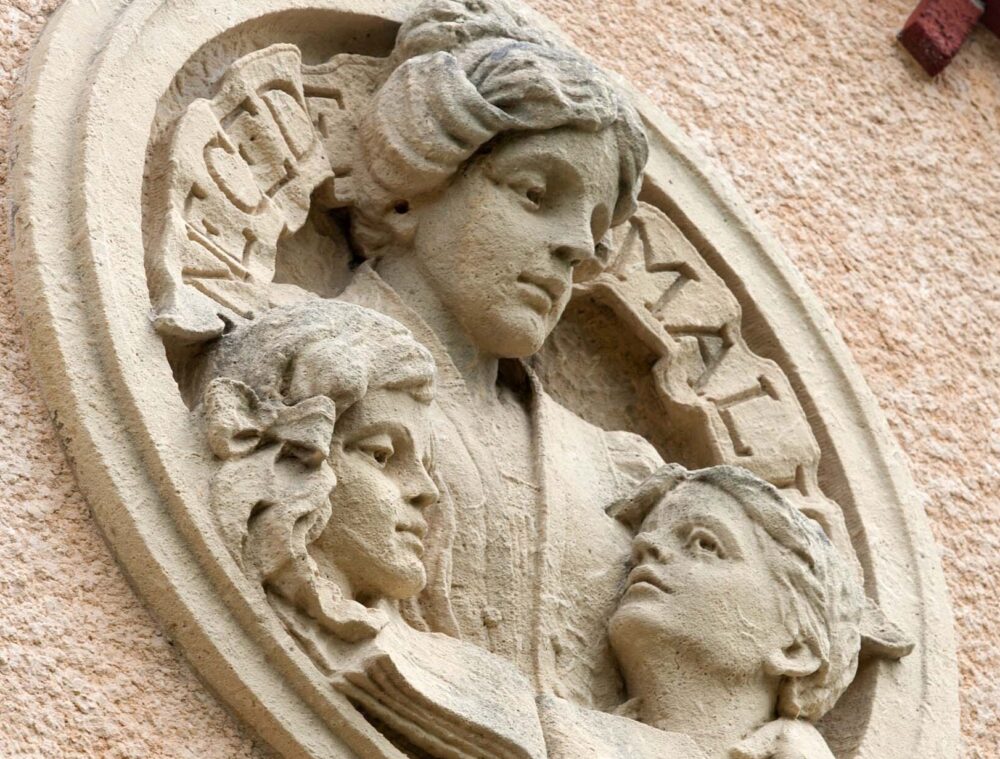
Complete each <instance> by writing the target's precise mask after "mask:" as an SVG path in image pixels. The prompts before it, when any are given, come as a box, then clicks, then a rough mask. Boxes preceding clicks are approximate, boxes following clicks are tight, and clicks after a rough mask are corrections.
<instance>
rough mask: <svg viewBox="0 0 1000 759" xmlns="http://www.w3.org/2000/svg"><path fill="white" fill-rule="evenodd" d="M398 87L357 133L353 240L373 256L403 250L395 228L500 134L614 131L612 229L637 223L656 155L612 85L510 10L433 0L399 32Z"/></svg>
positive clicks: (488, 3) (394, 63)
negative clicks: (396, 217) (396, 219)
mask: <svg viewBox="0 0 1000 759" xmlns="http://www.w3.org/2000/svg"><path fill="white" fill-rule="evenodd" d="M389 70H390V73H389V74H388V76H387V78H386V79H385V81H384V83H383V84H382V86H381V87H380V88H379V89H378V91H377V92H376V94H375V96H374V98H373V99H372V101H371V103H370V104H369V106H368V108H367V109H366V110H365V111H364V112H363V113H362V114H361V116H360V119H359V123H358V143H357V144H358V148H357V149H358V151H359V155H358V156H357V160H356V161H355V166H356V169H355V176H354V182H355V188H356V189H355V192H356V198H355V205H354V208H353V217H352V219H353V224H352V230H353V236H354V239H355V240H356V241H357V242H358V244H359V245H360V246H361V248H362V250H363V251H364V253H365V254H366V255H368V256H377V255H378V252H379V250H380V249H381V248H383V247H384V246H386V245H388V244H390V243H391V242H392V241H393V232H392V231H391V229H392V228H391V225H389V224H387V218H391V214H394V213H399V212H401V210H403V209H405V208H407V207H408V205H409V203H410V202H411V201H412V200H413V199H415V198H417V197H420V196H422V195H425V194H427V193H430V192H433V191H435V190H437V189H439V188H441V187H442V186H444V185H445V184H446V183H447V181H448V180H449V179H450V178H451V177H452V176H453V175H455V174H456V173H457V172H458V170H459V169H460V168H461V166H462V165H463V164H464V163H465V162H466V161H468V160H469V159H470V158H472V157H473V156H474V155H475V154H476V153H477V151H479V150H481V149H482V148H483V147H484V146H485V145H487V143H489V142H491V141H492V140H494V139H495V138H497V137H498V136H501V135H507V134H510V133H517V132H544V131H548V130H551V129H558V128H560V127H572V128H574V129H580V130H584V131H587V132H600V131H602V130H604V129H612V130H613V131H614V135H615V137H616V142H617V146H618V154H619V198H618V202H617V204H616V207H615V209H614V215H613V223H614V224H619V223H621V222H623V221H625V219H627V218H628V217H629V216H630V215H631V214H632V212H633V211H634V209H635V205H636V197H637V195H638V192H639V185H640V182H641V179H642V170H643V167H644V166H645V163H646V158H647V155H648V147H647V143H646V135H645V132H644V130H643V127H642V123H641V121H640V119H639V115H638V113H637V112H636V110H635V108H634V107H633V106H632V104H631V103H630V102H629V101H628V99H627V98H626V97H625V96H624V95H623V93H621V92H620V91H619V89H618V87H616V86H615V84H614V83H613V82H612V81H611V79H610V77H609V76H608V75H607V74H605V73H604V72H603V71H601V70H600V69H598V68H597V67H596V66H594V65H593V64H592V63H591V62H590V61H588V60H587V59H586V58H584V57H583V56H581V55H580V54H579V53H577V52H575V51H573V50H571V49H569V48H568V47H567V46H566V45H565V44H564V43H562V42H560V41H559V40H558V39H556V38H555V37H554V36H553V35H550V34H547V33H546V32H544V31H541V30H539V29H538V28H537V27H535V28H533V27H532V25H531V23H530V22H529V21H528V20H527V19H526V18H525V17H524V16H522V15H521V14H520V13H519V12H518V11H517V10H515V9H514V8H513V7H512V6H511V5H510V4H508V3H507V2H506V1H505V0H428V1H427V2H424V3H422V4H421V5H420V6H419V7H418V8H417V9H416V10H415V11H414V13H413V14H412V15H411V16H410V17H409V18H408V19H407V20H406V22H405V23H404V24H403V26H402V27H401V28H400V30H399V34H398V36H397V38H396V45H395V48H394V49H393V52H392V55H391V57H390V59H389Z"/></svg>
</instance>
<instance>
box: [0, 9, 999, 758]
mask: <svg viewBox="0 0 1000 759" xmlns="http://www.w3.org/2000/svg"><path fill="white" fill-rule="evenodd" d="M913 1H914V0H879V1H878V2H874V0H848V1H847V2H844V0H814V2H811V3H801V2H791V0H744V2H740V3H717V2H708V0H631V1H630V0H617V1H615V2H608V0H601V1H600V2H598V1H597V0H549V2H543V1H542V0H534V4H535V5H536V7H539V8H540V9H542V10H543V11H545V12H547V13H548V14H549V15H550V16H551V17H553V18H554V19H555V20H556V21H558V22H560V23H562V24H563V26H564V28H565V29H566V30H567V31H568V32H569V34H570V35H571V36H572V37H573V38H575V40H576V41H577V42H578V44H580V46H582V47H583V48H585V49H587V50H589V51H591V52H592V53H593V54H594V55H595V56H596V58H598V59H599V60H600V61H601V62H602V63H604V64H606V65H607V66H609V67H611V68H613V69H616V70H618V71H620V72H621V73H623V74H625V75H626V76H627V77H629V78H630V79H631V80H632V81H633V82H634V83H635V85H636V87H637V88H638V89H640V90H641V91H643V92H645V93H647V94H648V95H649V96H651V97H652V98H653V100H654V101H656V102H657V103H658V104H659V105H660V106H661V107H662V108H663V110H664V111H665V112H666V113H667V114H669V115H670V116H671V117H672V118H673V119H674V120H675V121H677V122H678V123H679V124H680V125H681V127H682V128H684V129H685V130H686V131H687V132H688V133H689V134H690V135H691V136H692V137H693V138H694V139H695V140H696V141H697V142H698V143H699V144H700V145H701V147H702V148H703V149H704V150H705V152H706V153H707V154H708V155H709V156H711V157H712V158H713V159H714V160H715V161H716V162H717V163H718V165H719V167H720V168H721V169H722V170H723V171H725V172H728V173H729V174H730V175H731V176H732V177H733V179H734V181H735V183H736V185H737V187H738V188H739V189H740V191H741V193H742V194H743V197H744V198H745V199H746V200H747V201H748V203H749V204H750V206H751V207H752V208H753V209H754V210H755V211H756V212H757V213H758V214H759V215H760V216H761V218H762V219H763V220H764V222H765V223H766V224H767V225H768V226H769V227H770V229H771V230H772V231H773V232H774V233H775V234H776V236H777V237H778V239H779V240H780V241H781V242H782V243H783V245H784V246H785V248H786V250H787V252H788V254H789V255H790V256H791V258H792V259H793V261H794V262H795V263H796V264H797V265H798V266H799V268H800V269H801V270H802V271H803V272H804V274H805V276H806V278H807V279H808V280H809V281H810V283H811V284H812V286H813V288H814V289H815V291H816V292H817V293H818V295H819V297H820V300H821V301H822V302H823V303H824V304H825V306H826V307H827V309H829V311H830V312H831V314H832V315H833V317H834V320H835V321H836V323H837V325H838V326H839V328H840V330H841V332H842V334H843V336H844V339H845V340H846V342H847V344H848V346H849V347H850V349H851V350H852V352H853V354H854V356H855V358H856V360H857V361H858V363H859V364H860V365H861V368H862V370H863V372H864V373H865V375H866V377H867V378H868V381H869V383H870V384H871V386H872V388H873V390H874V391H875V394H876V396H877V397H878V398H879V401H880V402H881V405H882V408H883V409H884V411H885V413H886V415H887V417H888V418H889V422H890V424H891V426H892V428H893V430H894V431H895V433H896V435H897V436H898V437H899V439H900V441H901V443H902V445H903V448H904V450H905V451H906V453H907V454H908V456H909V458H910V461H911V462H912V466H913V471H914V474H915V476H916V479H917V481H918V483H919V484H920V486H921V487H922V488H923V490H924V492H925V493H926V494H927V499H926V504H925V506H926V508H927V511H928V513H929V514H930V516H931V519H932V522H933V527H934V531H935V534H936V536H937V538H938V541H939V543H940V545H941V547H942V553H943V556H944V565H945V570H946V573H947V578H948V582H949V585H950V588H951V592H952V598H953V602H954V605H955V612H956V617H957V626H958V633H959V637H960V645H961V651H960V656H961V669H962V688H963V697H962V709H963V715H962V725H963V733H964V736H965V740H966V744H967V752H966V755H967V756H968V757H970V758H975V759H979V758H983V759H985V758H986V757H1000V633H998V632H997V631H998V630H1000V580H998V579H997V575H998V574H1000V558H998V554H1000V501H998V496H997V493H996V491H997V483H998V477H997V473H998V472H997V470H998V460H1000V456H998V454H1000V410H998V407H1000V382H998V379H1000V377H998V375H1000V339H998V337H997V335H996V330H997V327H998V326H1000V40H997V39H995V38H993V37H992V36H990V35H989V34H988V33H987V32H984V31H978V32H977V33H976V34H975V35H974V37H973V39H972V40H971V42H970V43H969V44H968V45H967V47H966V49H965V50H964V51H963V52H962V54H961V55H960V56H959V58H958V60H957V61H956V62H955V63H954V64H952V67H951V68H949V69H948V71H947V72H946V73H945V74H944V75H942V76H941V77H940V78H939V79H938V80H936V81H934V82H930V81H928V80H927V78H926V77H925V76H924V75H923V73H922V72H921V71H920V70H919V69H918V68H917V67H916V66H915V65H914V64H913V63H912V62H911V61H910V60H909V59H908V58H907V56H906V54H905V53H904V52H903V51H902V50H901V49H900V48H899V47H898V46H897V45H896V44H895V43H894V40H893V37H892V34H893V31H894V30H895V29H896V28H898V26H899V25H900V23H901V22H902V20H903V19H904V18H905V16H906V14H907V13H908V11H909V10H910V5H912V4H913ZM57 4H58V3H57V2H55V1H54V0H46V1H45V2H39V1H37V0H0V153H2V154H3V155H0V198H3V199H4V203H6V199H5V193H6V166H7V163H8V160H9V159H10V158H11V156H9V155H8V154H7V153H6V152H5V151H6V142H7V141H6V131H7V124H8V121H9V108H10V99H11V94H12V89H13V87H14V81H15V78H16V75H17V72H18V71H19V70H20V69H21V67H22V66H23V64H24V62H25V60H26V56H27V53H28V50H29V48H30V46H31V45H32V43H33V41H34V40H35V39H36V38H37V36H38V34H39V32H40V30H41V28H42V25H43V24H44V21H45V18H46V17H47V15H48V14H49V13H50V12H51V11H52V10H53V9H54V7H55V6H56V5H57ZM6 221H7V220H6V212H5V213H4V221H3V222H2V225H3V226H2V227H0V425H2V427H0V429H2V434H0V720H2V727H0V756H4V757H7V756H11V757H21V756H23V757H29V756H30V757H46V758H49V757H61V756H100V757H171V758H173V757H213V758H214V757H249V756H264V755H266V752H265V751H264V750H262V749H260V748H259V747H255V746H254V743H253V740H252V738H251V737H249V735H248V734H247V733H246V732H244V731H243V730H242V728H241V727H239V726H238V725H237V724H236V722H235V721H234V720H233V719H232V718H231V717H230V716H228V715H227V714H226V712H225V711H224V710H223V709H222V708H221V707H219V706H218V705H217V704H216V702H215V701H214V700H213V698H212V697H211V696H210V695H208V694H207V693H206V692H205V690H204V688H203V687H202V686H201V685H200V684H199V683H198V681H197V680H196V679H195V677H194V675H193V674H192V672H191V670H190V668H189V667H188V666H187V665H186V664H185V663H184V661H183V660H182V659H181V658H180V656H179V654H178V653H177V651H176V650H175V649H174V648H173V647H172V646H171V644H170V642H169V641H168V640H166V639H165V638H164V636H163V635H162V634H161V633H160V632H159V631H158V629H157V626H156V624H155V622H154V621H153V620H152V619H151V618H150V616H149V614H148V613H147V612H146V611H145V610H144V608H143V607H142V605H141V604H140V603H139V601H138V600H137V599H136V597H135V596H134V594H133V593H132V592H131V590H130V589H129V587H128V585H127V584H126V582H125V579H124V577H123V576H122V574H121V572H120V571H119V569H118V568H117V567H116V565H115V563H114V561H113V559H112V556H111V553H110V551H109V550H108V548H107V547H106V546H105V544H104V543H103V541H102V539H101V537H100V535H99V534H98V532H97V529H96V527H95V525H94V522H93V519H92V518H91V516H90V513H89V511H88V508H87V505H86V504H85V502H84V501H83V499H82V498H81V497H80V495H79V493H78V491H77V488H76V486H75V483H74V480H73V475H72V473H71V471H70V469H69V466H68V463H67V461H66V459H65V457H64V455H63V453H62V451H61V450H60V448H59V444H58V441H57V437H56V434H55V430H54V428H53V425H52V423H51V421H50V420H49V418H48V416H47V414H46V411H45V406H44V403H43V401H42V399H41V397H40V394H39V391H38V385H37V383H36V381H35V379H34V377H33V375H32V372H31V368H30V366H29V364H28V359H27V354H26V350H25V346H24V340H23V335H22V333H21V330H20V327H19V321H18V314H17V310H16V306H15V304H14V301H13V297H12V292H11V284H10V281H11V268H10V261H9V243H8V241H7V237H6ZM900 718H901V719H905V718H906V715H900Z"/></svg>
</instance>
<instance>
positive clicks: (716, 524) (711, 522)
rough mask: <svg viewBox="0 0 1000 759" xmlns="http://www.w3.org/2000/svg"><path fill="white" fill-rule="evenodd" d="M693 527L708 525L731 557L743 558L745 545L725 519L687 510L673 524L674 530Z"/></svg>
mask: <svg viewBox="0 0 1000 759" xmlns="http://www.w3.org/2000/svg"><path fill="white" fill-rule="evenodd" d="M692 527H707V528H708V529H709V530H711V531H712V532H713V533H714V534H715V535H716V537H718V538H719V540H721V541H722V543H723V548H725V549H726V552H727V553H728V554H729V555H730V557H732V558H735V559H742V558H743V556H744V550H743V545H742V544H741V543H740V541H739V539H738V538H737V537H736V534H735V533H734V532H733V531H732V529H731V528H730V527H729V526H728V525H727V524H726V523H725V522H724V521H723V520H721V519H719V518H717V517H715V516H714V515H712V514H709V513H707V512H704V511H687V512H686V513H682V514H681V515H679V516H678V518H677V521H676V522H675V523H674V525H673V529H674V531H677V530H687V529H690V528H692Z"/></svg>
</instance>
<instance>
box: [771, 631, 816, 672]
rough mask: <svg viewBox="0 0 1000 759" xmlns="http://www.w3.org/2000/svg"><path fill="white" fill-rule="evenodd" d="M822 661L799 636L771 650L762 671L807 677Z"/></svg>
mask: <svg viewBox="0 0 1000 759" xmlns="http://www.w3.org/2000/svg"><path fill="white" fill-rule="evenodd" d="M822 663H823V662H822V661H821V660H820V658H819V657H818V656H817V655H816V653H815V652H814V651H813V650H812V649H811V648H810V647H809V646H807V645H806V644H805V643H803V642H802V641H801V640H800V639H799V638H796V639H795V640H794V641H792V642H791V643H790V644H789V645H787V646H785V647H784V648H782V649H779V650H777V651H773V652H771V653H770V654H769V655H768V657H767V661H766V662H765V663H764V671H765V672H767V674H769V675H772V676H775V677H807V676H809V675H811V674H812V673H813V672H815V671H816V670H818V669H819V668H820V666H821V665H822Z"/></svg>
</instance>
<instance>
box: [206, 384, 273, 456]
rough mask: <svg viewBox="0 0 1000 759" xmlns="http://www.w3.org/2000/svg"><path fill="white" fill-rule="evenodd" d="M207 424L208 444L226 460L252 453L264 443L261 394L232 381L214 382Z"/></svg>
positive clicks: (208, 403)
mask: <svg viewBox="0 0 1000 759" xmlns="http://www.w3.org/2000/svg"><path fill="white" fill-rule="evenodd" d="M203 403H204V407H205V421H206V425H207V428H208V429H207V434H208V444H209V446H211V448H212V453H214V454H215V455H216V456H218V457H219V458H220V459H222V460H224V461H225V460H227V459H232V458H238V457H240V456H245V455H246V454H248V453H250V452H252V451H253V450H254V449H255V448H256V447H257V445H258V443H259V442H260V435H261V430H262V427H263V426H265V424H262V421H263V420H261V419H260V415H261V413H262V408H261V403H260V399H259V398H258V397H257V394H256V393H255V392H254V391H253V390H251V389H250V388H249V387H247V386H246V385H244V384H243V383H242V382H240V381H238V380H234V379H229V378H228V377H219V378H218V379H214V380H212V382H211V384H210V385H209V386H208V389H207V390H206V391H205V398H204V401H203Z"/></svg>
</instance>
